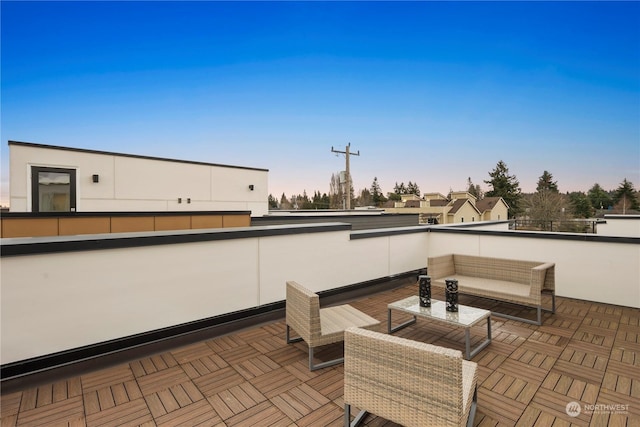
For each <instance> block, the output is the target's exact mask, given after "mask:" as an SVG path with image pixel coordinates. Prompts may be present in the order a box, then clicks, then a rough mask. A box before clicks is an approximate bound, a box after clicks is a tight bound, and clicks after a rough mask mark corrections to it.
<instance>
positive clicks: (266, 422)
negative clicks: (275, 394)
mask: <svg viewBox="0 0 640 427" xmlns="http://www.w3.org/2000/svg"><path fill="white" fill-rule="evenodd" d="M225 424H226V425H227V426H229V427H234V426H238V427H256V426H265V427H267V426H289V425H292V421H291V420H290V419H289V418H288V417H287V416H286V415H285V414H284V413H283V412H282V411H280V409H278V407H276V406H275V405H273V404H272V403H271V402H270V401H268V400H267V401H264V402H262V403H260V404H258V405H256V406H254V407H252V408H251V409H248V410H246V411H244V412H241V413H239V414H238V415H235V416H233V417H231V418H229V419H227V420H225Z"/></svg>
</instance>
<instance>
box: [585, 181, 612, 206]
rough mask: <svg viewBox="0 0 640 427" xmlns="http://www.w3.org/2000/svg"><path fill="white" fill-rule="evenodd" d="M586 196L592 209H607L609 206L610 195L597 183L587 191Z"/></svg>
mask: <svg viewBox="0 0 640 427" xmlns="http://www.w3.org/2000/svg"><path fill="white" fill-rule="evenodd" d="M587 197H589V201H590V202H591V206H593V208H594V209H608V208H609V206H611V197H610V196H609V194H608V193H607V192H606V191H604V190H603V188H602V187H600V184H598V183H595V184H594V185H593V187H591V189H590V190H589V191H588V192H587Z"/></svg>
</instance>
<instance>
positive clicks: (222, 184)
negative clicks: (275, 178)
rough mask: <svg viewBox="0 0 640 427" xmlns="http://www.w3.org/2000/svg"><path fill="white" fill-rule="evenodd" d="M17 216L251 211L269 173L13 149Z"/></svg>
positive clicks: (19, 145) (256, 210)
mask: <svg viewBox="0 0 640 427" xmlns="http://www.w3.org/2000/svg"><path fill="white" fill-rule="evenodd" d="M9 155H10V160H9V161H10V179H9V188H10V211H11V212H162V211H250V212H251V216H262V215H266V214H267V213H268V212H269V208H268V188H267V183H268V172H269V171H268V170H267V169H257V168H251V167H244V166H230V165H221V164H214V163H205V162H200V161H188V160H175V159H165V158H157V157H149V156H141V155H131V154H122V153H112V152H106V151H97V150H86V149H78V148H69V147H59V146H52V145H42V144H33V143H28V142H17V141H9Z"/></svg>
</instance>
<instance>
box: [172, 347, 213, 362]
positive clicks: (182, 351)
mask: <svg viewBox="0 0 640 427" xmlns="http://www.w3.org/2000/svg"><path fill="white" fill-rule="evenodd" d="M211 354H212V350H211V348H210V347H209V346H208V345H207V344H206V343H204V342H201V343H197V344H193V345H190V346H187V347H181V348H179V349H176V350H173V351H172V352H171V355H172V356H173V357H174V358H175V360H176V361H177V362H178V363H181V364H182V363H188V362H191V361H192V360H197V359H201V358H203V357H207V356H210V355H211Z"/></svg>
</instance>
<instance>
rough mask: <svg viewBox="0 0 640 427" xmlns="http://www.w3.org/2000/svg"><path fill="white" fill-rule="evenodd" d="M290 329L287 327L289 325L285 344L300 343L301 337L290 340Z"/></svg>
mask: <svg viewBox="0 0 640 427" xmlns="http://www.w3.org/2000/svg"><path fill="white" fill-rule="evenodd" d="M290 331H291V328H290V327H289V325H287V337H286V338H287V344H292V343H294V342H300V341H302V337H297V338H291V332H290Z"/></svg>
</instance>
